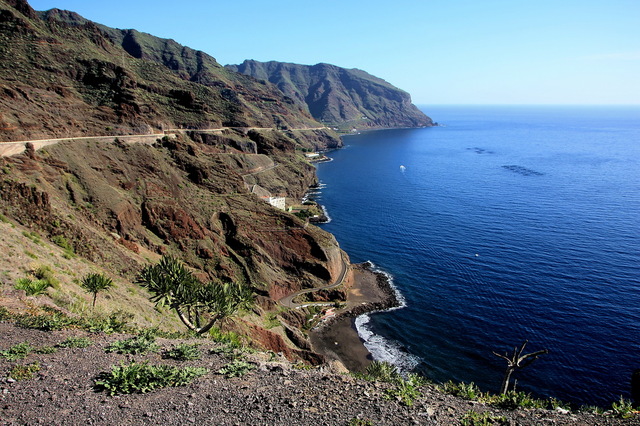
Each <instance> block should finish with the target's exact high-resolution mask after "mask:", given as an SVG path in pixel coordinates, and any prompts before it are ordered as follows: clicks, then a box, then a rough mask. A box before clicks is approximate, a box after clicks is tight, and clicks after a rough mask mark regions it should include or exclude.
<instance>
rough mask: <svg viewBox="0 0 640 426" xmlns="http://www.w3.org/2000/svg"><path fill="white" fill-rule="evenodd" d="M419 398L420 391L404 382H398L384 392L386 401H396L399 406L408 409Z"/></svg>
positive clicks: (411, 384)
mask: <svg viewBox="0 0 640 426" xmlns="http://www.w3.org/2000/svg"><path fill="white" fill-rule="evenodd" d="M419 396H420V391H419V390H418V388H417V386H416V385H415V384H413V383H410V382H408V381H405V380H400V381H398V382H396V383H395V384H394V386H393V387H392V388H390V389H387V390H386V391H385V397H386V398H387V399H396V400H398V401H399V402H400V403H401V404H403V405H406V406H407V407H410V406H412V405H413V402H414V401H415V400H416V398H418V397H419Z"/></svg>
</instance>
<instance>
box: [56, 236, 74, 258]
mask: <svg viewBox="0 0 640 426" xmlns="http://www.w3.org/2000/svg"><path fill="white" fill-rule="evenodd" d="M51 241H52V242H53V243H54V244H55V245H57V246H58V247H60V248H62V249H63V250H64V253H63V254H62V257H64V258H65V259H73V258H74V257H76V254H75V250H74V249H73V245H72V244H71V243H70V242H69V240H67V239H66V238H65V237H64V236H63V235H54V236H53V237H51Z"/></svg>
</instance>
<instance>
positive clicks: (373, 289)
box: [309, 264, 397, 371]
mask: <svg viewBox="0 0 640 426" xmlns="http://www.w3.org/2000/svg"><path fill="white" fill-rule="evenodd" d="M351 268H352V270H353V284H352V285H351V287H350V288H349V290H348V291H347V304H346V306H345V307H344V308H343V309H341V310H340V311H338V312H337V313H336V316H335V317H334V318H331V319H329V320H326V321H325V323H323V324H322V325H321V326H319V327H317V328H315V329H314V330H312V331H311V332H310V333H309V338H310V341H311V346H312V348H313V350H314V352H317V353H319V354H322V355H324V356H326V357H327V358H329V359H332V360H339V361H340V362H342V363H343V364H344V366H345V367H346V368H347V369H348V370H349V371H364V370H365V369H366V367H367V366H368V365H369V364H370V363H371V361H372V358H371V354H370V353H369V351H368V350H367V348H366V347H365V346H364V344H363V341H362V339H360V336H359V335H358V332H357V331H356V327H355V318H356V317H358V316H359V315H362V314H364V313H366V312H371V311H375V310H380V309H386V308H390V307H392V306H396V305H397V300H396V297H395V292H394V291H393V289H391V287H390V286H389V283H388V281H387V279H386V277H385V276H384V275H382V274H380V273H376V272H373V271H371V270H370V269H369V266H368V264H357V265H351Z"/></svg>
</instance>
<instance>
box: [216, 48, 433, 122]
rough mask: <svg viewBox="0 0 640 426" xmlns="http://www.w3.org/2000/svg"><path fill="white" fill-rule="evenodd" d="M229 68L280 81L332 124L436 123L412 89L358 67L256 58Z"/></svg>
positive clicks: (297, 99) (318, 117) (299, 101)
mask: <svg viewBox="0 0 640 426" xmlns="http://www.w3.org/2000/svg"><path fill="white" fill-rule="evenodd" d="M227 68H229V69H232V70H234V71H238V72H241V73H243V74H247V75H250V76H252V77H255V78H256V79H258V80H262V81H269V82H271V83H273V84H275V85H276V86H278V88H279V89H280V90H282V92H283V93H284V94H285V95H286V96H288V97H290V98H292V99H294V100H295V102H296V103H297V104H298V105H300V106H301V107H303V108H305V109H306V110H308V111H309V112H310V114H311V115H312V116H313V117H314V118H315V119H316V120H319V121H321V122H323V123H327V124H329V125H332V126H333V125H344V124H347V125H352V126H354V127H358V128H362V127H368V128H380V127H422V126H431V125H433V122H432V121H431V119H430V118H429V117H427V116H426V115H424V114H423V113H422V112H421V111H420V110H418V108H416V106H415V105H413V104H412V103H411V97H410V96H409V94H408V93H406V92H404V91H402V90H400V89H398V88H396V87H394V86H392V85H391V84H389V83H387V82H386V81H384V80H382V79H380V78H377V77H374V76H372V75H370V74H368V73H366V72H364V71H361V70H358V69H345V68H340V67H336V66H334V65H329V64H317V65H313V66H307V65H297V64H290V63H283V62H258V61H252V60H248V61H244V62H243V63H242V64H240V65H228V66H227Z"/></svg>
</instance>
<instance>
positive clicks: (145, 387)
mask: <svg viewBox="0 0 640 426" xmlns="http://www.w3.org/2000/svg"><path fill="white" fill-rule="evenodd" d="M208 372H209V370H207V369H206V368H195V367H181V368H180V367H172V366H169V365H158V366H154V365H149V364H148V363H146V362H145V363H141V364H140V363H135V362H132V363H130V364H128V365H124V364H120V365H119V366H112V367H111V371H110V372H108V373H101V374H100V375H99V376H98V378H97V379H96V382H95V384H96V388H97V389H98V390H104V391H106V392H107V393H108V394H109V395H115V394H130V393H146V392H149V391H152V390H154V389H157V388H163V387H169V386H184V385H187V384H189V383H191V382H192V381H193V380H194V379H195V378H197V377H200V376H204V375H205V374H207V373H208Z"/></svg>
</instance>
